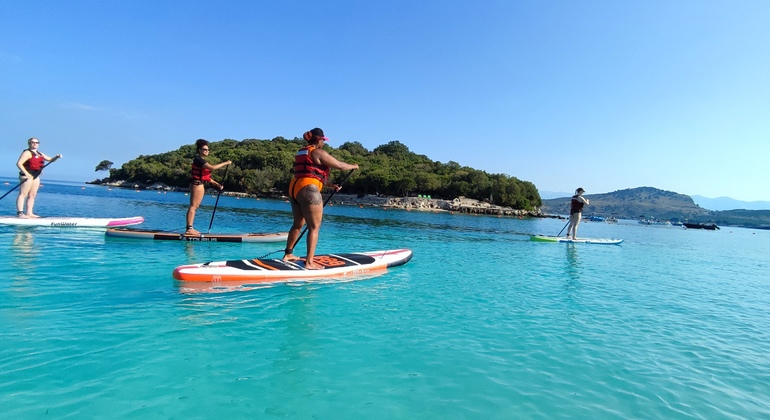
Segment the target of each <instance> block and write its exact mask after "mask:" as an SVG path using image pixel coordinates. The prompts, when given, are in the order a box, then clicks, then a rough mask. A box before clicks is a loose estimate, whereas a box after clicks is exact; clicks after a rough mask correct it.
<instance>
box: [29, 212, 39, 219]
mask: <svg viewBox="0 0 770 420" xmlns="http://www.w3.org/2000/svg"><path fill="white" fill-rule="evenodd" d="M27 217H29V218H30V219H37V218H39V217H40V216H38V215H36V214H33V213H30V214H28V215H27Z"/></svg>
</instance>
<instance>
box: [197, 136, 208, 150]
mask: <svg viewBox="0 0 770 420" xmlns="http://www.w3.org/2000/svg"><path fill="white" fill-rule="evenodd" d="M208 144H209V141H208V140H204V139H198V140H195V149H196V150H200V148H201V147H203V146H208Z"/></svg>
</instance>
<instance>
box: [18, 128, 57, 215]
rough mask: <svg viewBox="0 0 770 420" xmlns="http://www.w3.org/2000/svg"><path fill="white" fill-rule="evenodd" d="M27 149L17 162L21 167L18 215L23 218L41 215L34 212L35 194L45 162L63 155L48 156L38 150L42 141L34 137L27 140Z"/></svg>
mask: <svg viewBox="0 0 770 420" xmlns="http://www.w3.org/2000/svg"><path fill="white" fill-rule="evenodd" d="M27 145H28V146H29V147H28V148H27V149H24V151H23V152H21V156H19V160H18V161H17V162H16V166H17V167H18V168H19V182H20V183H21V187H20V188H19V197H18V198H17V199H16V216H17V217H20V218H22V219H26V218H28V217H40V216H38V215H36V214H35V213H34V212H33V209H34V207H35V196H36V195H37V190H38V188H40V175H41V174H42V173H43V166H45V162H46V161H48V162H53V161H55V160H56V159H59V158H60V157H61V155H56V156H54V157H52V158H51V157H48V156H47V155H45V154H44V153H43V152H41V151H39V150H37V148H38V146H39V145H40V141H39V140H38V139H36V138H34V137H32V138H31V139H29V140H27ZM25 201H26V203H27V213H26V214H25V213H24V202H25Z"/></svg>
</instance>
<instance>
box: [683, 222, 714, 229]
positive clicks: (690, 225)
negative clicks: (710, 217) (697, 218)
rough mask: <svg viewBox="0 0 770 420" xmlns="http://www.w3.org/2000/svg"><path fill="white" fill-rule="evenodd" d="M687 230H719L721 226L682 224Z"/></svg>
mask: <svg viewBox="0 0 770 420" xmlns="http://www.w3.org/2000/svg"><path fill="white" fill-rule="evenodd" d="M682 224H683V225H684V227H686V228H687V229H706V230H717V229H719V226H717V225H716V223H682Z"/></svg>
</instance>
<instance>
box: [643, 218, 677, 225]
mask: <svg viewBox="0 0 770 420" xmlns="http://www.w3.org/2000/svg"><path fill="white" fill-rule="evenodd" d="M639 224H642V225H658V226H671V222H669V221H668V220H660V219H656V218H654V217H651V218H649V219H639Z"/></svg>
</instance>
